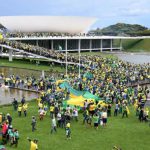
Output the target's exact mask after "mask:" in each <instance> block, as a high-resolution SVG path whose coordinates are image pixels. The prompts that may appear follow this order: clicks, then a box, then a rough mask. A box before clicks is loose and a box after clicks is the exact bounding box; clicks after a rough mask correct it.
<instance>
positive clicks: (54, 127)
mask: <svg viewBox="0 0 150 150" xmlns="http://www.w3.org/2000/svg"><path fill="white" fill-rule="evenodd" d="M54 131H55V132H57V130H56V119H55V117H53V118H52V129H51V134H52V133H53V132H54Z"/></svg>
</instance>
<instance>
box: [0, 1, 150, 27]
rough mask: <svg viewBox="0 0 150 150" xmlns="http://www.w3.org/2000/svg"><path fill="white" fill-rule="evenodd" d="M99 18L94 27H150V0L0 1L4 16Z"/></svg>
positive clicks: (1, 14)
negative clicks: (125, 25) (138, 25)
mask: <svg viewBox="0 0 150 150" xmlns="http://www.w3.org/2000/svg"><path fill="white" fill-rule="evenodd" d="M37 15H40V16H45V15H46V16H86V17H95V18H97V22H96V23H95V24H94V25H93V26H92V27H91V28H93V29H94V28H97V27H98V28H103V27H106V26H109V25H112V24H116V23H131V24H141V25H144V26H146V27H148V28H150V0H0V16H37Z"/></svg>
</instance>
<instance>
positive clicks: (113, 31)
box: [89, 23, 150, 36]
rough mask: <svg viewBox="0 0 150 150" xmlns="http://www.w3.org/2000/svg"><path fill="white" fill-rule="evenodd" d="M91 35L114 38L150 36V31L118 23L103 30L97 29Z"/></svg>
mask: <svg viewBox="0 0 150 150" xmlns="http://www.w3.org/2000/svg"><path fill="white" fill-rule="evenodd" d="M89 33H90V34H95V35H113V36H119V35H123V36H128V35H131V36H137V35H150V31H149V30H148V28H147V27H144V26H142V25H138V24H126V23H117V24H114V25H110V26H108V27H105V28H102V29H100V28H97V29H96V30H91V31H89Z"/></svg>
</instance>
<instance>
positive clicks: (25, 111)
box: [22, 104, 28, 117]
mask: <svg viewBox="0 0 150 150" xmlns="http://www.w3.org/2000/svg"><path fill="white" fill-rule="evenodd" d="M27 108H28V104H23V106H22V110H23V112H24V116H25V117H26V116H27Z"/></svg>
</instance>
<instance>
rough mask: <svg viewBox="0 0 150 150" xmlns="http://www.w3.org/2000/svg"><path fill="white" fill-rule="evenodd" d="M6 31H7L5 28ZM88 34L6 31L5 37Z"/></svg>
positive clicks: (83, 34)
mask: <svg viewBox="0 0 150 150" xmlns="http://www.w3.org/2000/svg"><path fill="white" fill-rule="evenodd" d="M4 32H6V31H5V30H4ZM85 35H88V34H85V33H79V34H71V33H57V32H56V33H55V32H8V31H7V32H6V33H5V37H6V38H15V37H17V38H27V37H54V36H56V37H57V36H61V37H63V36H70V37H73V36H85Z"/></svg>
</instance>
